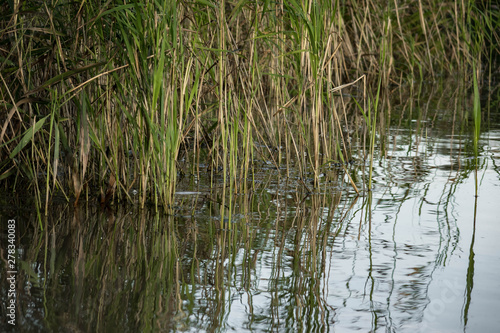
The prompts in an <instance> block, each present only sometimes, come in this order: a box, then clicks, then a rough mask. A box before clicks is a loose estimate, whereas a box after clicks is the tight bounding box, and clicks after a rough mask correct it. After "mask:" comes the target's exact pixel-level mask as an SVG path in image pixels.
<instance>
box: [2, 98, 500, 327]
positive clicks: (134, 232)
mask: <svg viewBox="0 0 500 333" xmlns="http://www.w3.org/2000/svg"><path fill="white" fill-rule="evenodd" d="M433 93H435V92H434V91H433V90H431V92H430V93H429V94H425V98H424V97H422V96H419V97H418V98H419V99H418V100H415V101H414V102H412V103H414V104H411V105H410V106H409V104H403V103H399V104H398V103H394V105H395V106H394V107H392V108H390V107H389V106H386V108H387V109H390V112H387V113H386V114H385V117H386V120H387V119H388V118H387V117H389V113H390V118H391V119H390V120H389V121H388V126H387V127H386V128H385V129H384V130H383V131H380V132H379V133H382V134H380V136H379V137H378V140H377V142H379V144H378V147H377V153H376V157H375V160H374V171H373V184H374V185H373V191H371V192H368V191H366V184H364V183H363V180H364V179H366V173H367V168H368V166H367V164H368V162H366V163H363V162H360V161H362V160H363V158H361V157H359V158H358V159H356V161H357V162H356V163H353V164H350V165H349V166H348V167H347V168H348V171H349V173H350V175H351V177H352V178H353V180H354V181H355V183H356V185H357V187H358V188H359V189H361V193H360V195H359V196H358V195H357V194H356V192H355V191H354V190H353V188H352V186H351V185H350V184H349V182H348V181H347V177H346V176H345V174H344V171H343V168H341V167H339V166H330V167H325V168H324V170H322V171H323V172H324V174H325V176H324V177H323V178H321V184H320V187H319V188H318V189H316V190H314V191H313V193H312V194H310V193H308V191H307V190H306V189H305V187H304V186H303V185H302V183H301V182H300V181H299V176H298V171H297V170H288V172H287V170H286V169H278V170H276V169H273V168H272V167H268V165H267V164H266V161H257V162H256V165H261V167H259V168H256V169H255V170H256V171H255V173H254V174H252V175H250V176H249V178H248V179H247V181H246V183H245V185H242V187H241V188H240V189H239V192H238V193H237V194H236V195H234V196H229V193H228V189H224V187H223V186H221V185H217V186H213V185H211V184H210V182H209V180H208V175H201V176H200V177H199V178H198V177H195V176H188V177H186V179H184V180H183V181H182V182H181V183H180V184H179V188H178V195H177V196H176V200H177V202H176V210H175V212H176V213H175V215H173V216H165V215H164V214H162V213H155V211H154V209H150V210H142V211H141V210H139V209H137V208H136V207H135V206H133V205H129V206H125V207H124V206H120V207H114V208H112V209H101V208H100V207H99V206H97V205H93V204H88V205H86V206H81V207H79V209H78V210H74V209H71V208H70V207H71V206H70V205H61V204H59V205H54V208H53V209H52V210H51V214H49V216H48V217H47V218H43V219H42V220H41V221H40V222H39V220H38V219H37V217H36V213H35V212H34V211H33V210H31V209H30V208H29V206H27V205H24V206H22V205H20V204H18V203H17V202H16V199H15V198H6V197H4V198H3V199H2V203H1V207H0V214H1V219H2V225H6V223H4V221H7V220H8V219H15V220H16V227H15V233H16V239H15V246H16V250H17V261H16V271H17V274H16V283H15V285H16V288H15V290H16V293H17V300H16V324H17V326H16V327H15V328H13V327H12V326H11V325H9V324H8V323H7V320H8V318H7V317H6V316H5V314H6V313H7V308H6V306H7V304H8V303H7V302H8V300H9V298H8V296H7V294H8V291H9V290H8V289H9V286H8V284H7V283H5V282H4V283H1V284H0V285H1V293H0V296H1V297H0V298H1V299H2V318H1V321H0V324H1V327H2V331H3V330H4V329H5V330H15V331H18V332H22V331H57V332H66V331H76V332H78V331H109V332H116V331H123V332H137V331H149V330H156V331H188V332H190V331H192V332H204V331H207V332H212V331H248V332H250V331H255V332H260V331H280V332H281V331H293V332H295V331H304V332H309V331H321V332H323V331H337V332H351V331H352V332H354V331H358V332H369V331H373V332H419V331H421V332H458V331H460V332H464V331H466V332H493V331H497V330H498V328H499V327H500V316H498V314H497V312H498V309H500V242H499V241H498V240H499V239H500V217H499V216H500V201H499V198H500V167H499V164H500V126H499V123H498V121H492V119H493V120H494V119H498V114H499V110H498V109H496V110H493V109H491V110H490V113H491V114H490V117H486V116H485V117H484V118H483V119H484V120H483V128H484V130H483V131H482V134H481V139H480V142H479V159H478V161H479V163H478V165H479V168H478V172H477V179H478V181H479V187H478V188H479V192H478V197H476V196H475V171H474V170H475V168H474V166H475V159H474V155H473V153H472V136H471V135H472V131H471V130H470V126H471V120H470V119H469V117H468V115H467V107H466V106H463V109H461V110H460V111H457V112H455V111H456V110H454V109H453V108H454V107H455V105H456V102H454V100H453V99H452V98H444V96H443V94H444V93H443V92H442V91H440V92H439V93H435V94H434V95H432V94H433ZM433 96H439V97H433ZM455 97H456V96H455ZM465 105H467V103H465ZM491 105H498V102H496V104H494V103H492V104H491ZM484 110H485V109H484ZM488 119H490V120H489V121H488ZM353 146H354V148H355V143H354V144H353ZM215 183H216V184H218V183H217V182H215ZM308 184H309V183H308V181H307V180H306V186H309V185H308ZM310 186H312V185H310ZM363 189H364V190H363ZM229 198H231V203H229ZM223 200H225V201H224V202H223ZM230 204H231V206H232V207H234V209H233V210H232V211H229V209H228V208H227V207H225V206H229V205H230ZM12 207H16V208H12ZM230 213H231V216H229V215H230ZM40 223H41V225H42V226H43V231H41V230H40ZM1 244H2V246H1V249H0V251H1V252H0V254H1V257H2V259H4V260H3V261H2V262H3V264H2V266H1V269H0V274H1V276H2V280H3V281H5V278H4V277H6V276H8V274H7V271H8V268H7V265H6V264H7V262H6V261H5V260H6V259H7V244H8V233H7V229H6V228H2V234H1Z"/></svg>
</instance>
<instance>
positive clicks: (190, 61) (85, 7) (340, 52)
mask: <svg viewBox="0 0 500 333" xmlns="http://www.w3.org/2000/svg"><path fill="white" fill-rule="evenodd" d="M1 9H2V11H3V12H4V13H7V14H6V15H4V16H3V17H2V19H1V20H0V35H1V38H0V40H2V43H1V45H0V58H1V60H2V61H1V65H0V75H1V82H0V83H1V88H0V96H1V105H0V110H3V112H2V113H1V116H0V126H1V132H0V147H1V150H0V158H1V160H2V162H1V163H0V180H1V181H2V183H1V186H2V187H3V188H4V189H5V190H8V191H16V190H21V189H33V190H34V192H35V195H36V197H37V198H38V200H37V202H38V207H39V208H40V210H45V211H47V209H48V207H49V204H50V201H51V199H52V198H53V197H54V196H56V195H62V196H63V197H65V198H66V200H70V201H72V202H74V204H75V205H77V204H78V203H79V202H81V201H84V200H85V201H86V200H88V199H90V198H92V197H96V198H97V200H98V201H99V202H101V203H102V204H109V203H110V202H114V201H115V200H119V201H132V198H131V194H130V193H131V191H134V190H137V191H138V195H139V198H140V200H139V202H140V205H141V206H144V205H146V204H147V203H152V204H154V206H155V207H160V206H164V207H167V208H168V207H170V206H171V203H172V202H173V198H174V195H175V187H176V183H177V178H178V177H181V176H182V175H183V174H184V173H198V172H200V168H206V169H207V170H209V171H210V172H211V173H212V174H213V175H216V174H220V173H222V183H223V184H224V188H226V187H227V189H228V191H229V192H230V193H235V192H244V191H245V190H246V189H245V187H244V186H245V185H241V184H242V181H241V180H242V179H246V178H247V177H248V175H249V174H250V173H249V171H250V170H251V169H252V168H253V167H254V161H255V160H256V159H260V160H265V161H269V162H270V163H272V164H273V165H275V166H276V167H282V166H284V167H285V168H287V169H290V168H292V166H293V168H298V169H299V170H300V172H301V174H302V175H303V176H304V177H305V176H306V174H307V173H309V172H311V173H312V174H313V175H314V186H317V185H318V177H319V175H320V169H321V167H322V166H323V165H324V164H325V163H329V162H331V161H345V160H349V159H350V158H351V155H352V151H351V149H350V147H349V145H348V143H347V141H348V139H349V136H353V135H354V136H358V135H361V134H356V133H354V134H352V133H353V131H354V132H355V131H358V130H359V129H358V128H351V125H350V124H352V123H359V121H358V120H357V119H363V117H362V115H361V114H360V112H359V110H356V109H355V108H350V107H349V106H348V105H347V103H346V98H347V99H348V98H350V97H346V96H345V94H351V95H358V94H360V91H361V90H363V96H361V98H360V97H359V96H358V102H359V105H363V107H362V112H364V114H365V116H366V115H367V114H370V116H369V117H367V118H366V120H367V122H366V123H365V124H364V129H361V131H363V130H366V129H369V131H370V135H369V137H365V140H366V141H365V144H366V145H367V146H368V150H369V151H370V150H371V152H370V154H371V155H373V150H372V149H373V147H374V145H375V138H376V136H375V130H374V128H375V124H376V121H377V107H378V103H377V101H378V98H379V97H378V96H379V95H380V93H382V92H383V91H384V90H386V89H387V88H389V87H391V86H394V85H399V84H401V83H405V82H413V80H415V79H424V78H427V77H437V76H441V75H447V74H456V73H461V74H462V76H463V77H464V80H468V79H469V78H470V77H471V75H472V74H471V73H473V72H474V71H473V66H474V64H476V66H477V68H482V67H483V64H482V63H481V61H482V59H483V57H489V58H490V59H491V57H492V55H494V54H497V53H498V47H497V45H499V43H498V35H497V31H498V30H499V29H498V25H499V19H498V11H495V10H494V5H493V4H491V2H482V3H481V4H480V5H479V4H477V3H476V2H475V1H463V2H455V1H444V2H443V1H429V2H425V3H424V2H422V1H418V2H412V3H406V2H401V1H397V0H394V1H389V2H378V1H373V0H366V1H352V0H345V1H339V0H331V1H286V2H285V1H278V2H268V1H264V2H251V1H239V2H235V1H220V2H211V1H201V0H200V1H193V2H175V3H173V2H171V1H162V0H158V1H145V2H144V1H142V2H139V1H114V0H110V1H106V2H83V3H75V2H70V1H65V0H52V1H37V0H29V1H24V2H21V3H19V5H18V6H17V7H13V5H12V3H9V2H6V3H4V4H2V5H1ZM363 75H364V76H365V77H366V79H367V81H366V82H367V83H366V82H365V84H366V86H367V87H368V88H367V89H368V90H369V91H372V89H374V91H376V93H375V94H373V93H368V92H366V94H365V90H364V89H363V86H362V85H361V81H358V82H356V83H354V82H355V81H356V80H357V79H358V78H360V77H362V76H363ZM474 78H475V76H474ZM478 82H480V79H478ZM350 83H353V84H351V85H350ZM370 87H371V88H370ZM372 95H373V96H376V97H375V99H372V100H371V102H370V104H368V103H367V102H368V100H367V99H366V98H367V96H372ZM370 108H373V110H372V109H370ZM369 179H371V175H370V176H369ZM369 188H371V183H370V184H369ZM225 197H226V196H223V198H224V199H223V202H222V204H223V206H228V207H229V210H228V214H231V211H232V202H231V201H230V202H229V203H226V202H225V200H226V199H225ZM229 197H230V198H231V196H229ZM229 200H232V199H229ZM222 220H223V219H222Z"/></svg>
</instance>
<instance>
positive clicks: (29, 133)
mask: <svg viewBox="0 0 500 333" xmlns="http://www.w3.org/2000/svg"><path fill="white" fill-rule="evenodd" d="M49 116H50V115H47V116H45V117H43V118H42V119H40V120H39V121H37V122H36V124H35V126H34V127H32V128H29V129H28V130H27V131H26V132H24V136H23V138H22V139H21V142H19V144H18V145H17V147H16V148H15V149H14V150H13V151H12V153H10V155H9V157H10V158H14V157H15V156H16V155H17V154H18V153H19V152H20V151H21V150H22V149H23V148H24V147H25V146H26V145H27V144H28V142H30V141H31V138H33V136H34V135H35V133H36V132H38V130H39V129H40V128H42V126H43V124H44V123H45V120H47V118H48V117H49Z"/></svg>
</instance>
